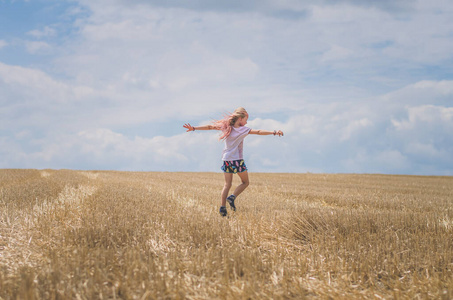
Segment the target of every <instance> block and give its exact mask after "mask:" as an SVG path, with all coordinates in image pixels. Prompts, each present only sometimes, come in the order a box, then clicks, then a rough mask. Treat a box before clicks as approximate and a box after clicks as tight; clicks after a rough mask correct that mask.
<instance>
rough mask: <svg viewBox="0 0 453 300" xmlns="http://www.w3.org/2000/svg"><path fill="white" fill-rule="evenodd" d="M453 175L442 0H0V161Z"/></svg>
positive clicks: (452, 90)
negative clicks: (227, 161)
mask: <svg viewBox="0 0 453 300" xmlns="http://www.w3.org/2000/svg"><path fill="white" fill-rule="evenodd" d="M240 106H241V107H244V108H246V109H247V111H248V112H249V115H250V117H249V121H248V125H247V126H249V127H251V128H253V129H264V130H282V131H284V133H285V135H284V137H274V136H256V135H250V136H248V137H247V138H246V139H245V141H244V158H245V161H246V163H247V166H248V168H249V171H250V172H297V173H305V172H312V173H382V174H411V175H448V176H451V175H453V154H452V153H453V2H452V1H450V0H432V1H415V0H400V1H393V0H383V1H359V0H337V1H333V0H318V1H314V0H312V1H310V0H308V1H299V0H260V1H257V0H241V1H237V0H234V1H232V0H228V1H227V0H218V1H211V0H197V1H185V0H170V1H169V0H147V1H145V0H58V1H57V0H28V1H24V0H0V168H27V169H30V168H33V169H48V168H49V169H82V170H128V171H169V172H174V171H192V172H221V170H220V166H221V153H222V149H223V143H222V142H221V141H219V140H218V138H219V132H217V131H195V132H185V129H184V128H183V127H182V126H183V125H184V124H185V123H190V124H192V125H194V126H198V125H204V124H209V123H210V122H211V121H213V120H215V119H220V118H222V117H223V115H224V114H225V113H228V112H231V111H233V110H234V109H235V108H237V107H240Z"/></svg>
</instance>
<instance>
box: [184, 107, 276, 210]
mask: <svg viewBox="0 0 453 300" xmlns="http://www.w3.org/2000/svg"><path fill="white" fill-rule="evenodd" d="M248 118H249V115H248V113H247V111H246V110H245V109H244V108H242V107H239V108H237V109H236V110H235V111H234V112H233V113H232V114H230V115H229V116H226V117H225V118H224V119H223V120H218V121H214V122H213V124H212V125H204V126H197V127H194V126H192V125H190V124H184V126H183V127H184V128H186V129H187V132H189V131H195V130H221V131H222V134H221V136H220V138H219V140H222V139H223V140H224V141H225V148H224V149H223V155H222V161H223V165H222V170H223V172H224V175H225V185H224V187H223V190H222V204H221V206H220V214H221V215H222V216H223V217H224V216H226V215H227V210H226V202H227V201H228V203H229V204H230V206H231V209H233V210H234V211H236V206H235V205H234V200H236V197H237V196H239V194H241V193H242V192H243V191H244V190H245V189H246V188H247V186H248V185H249V176H248V173H247V167H246V165H245V162H244V157H243V153H242V152H243V151H242V150H243V145H244V138H245V137H246V136H247V135H248V134H258V135H272V134H273V135H278V136H283V132H282V131H281V130H278V131H277V130H274V131H267V130H256V129H250V128H248V127H246V126H245V125H246V124H247V120H248ZM233 174H238V175H239V177H240V178H241V181H242V183H241V184H240V185H238V186H237V187H236V189H235V190H234V192H233V194H232V195H230V196H229V197H228V198H227V196H228V193H229V191H230V188H231V185H232V182H233Z"/></svg>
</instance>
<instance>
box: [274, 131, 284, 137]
mask: <svg viewBox="0 0 453 300" xmlns="http://www.w3.org/2000/svg"><path fill="white" fill-rule="evenodd" d="M275 135H278V136H283V131H281V130H279V131H277V132H275Z"/></svg>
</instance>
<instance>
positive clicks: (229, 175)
mask: <svg viewBox="0 0 453 300" xmlns="http://www.w3.org/2000/svg"><path fill="white" fill-rule="evenodd" d="M223 174H224V175H225V185H224V186H223V190H222V206H226V198H227V197H228V193H229V192H230V189H231V185H232V184H233V174H232V173H223Z"/></svg>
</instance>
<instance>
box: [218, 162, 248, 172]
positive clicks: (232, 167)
mask: <svg viewBox="0 0 453 300" xmlns="http://www.w3.org/2000/svg"><path fill="white" fill-rule="evenodd" d="M222 171H223V172H225V173H233V174H236V173H242V172H245V171H247V166H246V165H245V162H244V160H243V159H240V160H233V161H224V162H223V165H222Z"/></svg>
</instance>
